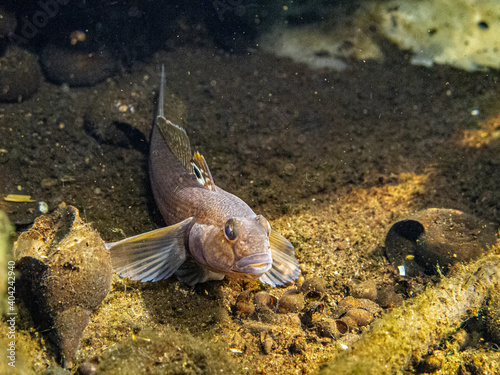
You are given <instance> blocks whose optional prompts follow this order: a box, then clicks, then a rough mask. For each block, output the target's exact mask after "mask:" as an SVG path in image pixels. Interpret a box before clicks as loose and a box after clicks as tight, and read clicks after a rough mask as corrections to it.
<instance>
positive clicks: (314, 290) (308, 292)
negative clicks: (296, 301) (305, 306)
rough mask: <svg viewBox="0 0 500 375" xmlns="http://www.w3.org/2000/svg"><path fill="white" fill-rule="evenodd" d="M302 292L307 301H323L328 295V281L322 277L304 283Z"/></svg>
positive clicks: (301, 288)
mask: <svg viewBox="0 0 500 375" xmlns="http://www.w3.org/2000/svg"><path fill="white" fill-rule="evenodd" d="M300 291H301V292H302V293H303V294H304V296H305V298H306V299H307V300H315V299H321V297H323V296H324V295H325V293H326V281H325V280H324V279H322V278H321V277H313V278H310V279H307V280H306V281H304V283H303V284H302V286H301V287H300Z"/></svg>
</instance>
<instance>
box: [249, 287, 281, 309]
mask: <svg viewBox="0 0 500 375" xmlns="http://www.w3.org/2000/svg"><path fill="white" fill-rule="evenodd" d="M253 301H254V304H255V306H256V307H267V308H269V309H271V310H276V307H277V305H278V299H277V298H276V297H275V296H273V295H271V294H269V293H267V292H265V291H261V292H257V293H255V296H254V297H253Z"/></svg>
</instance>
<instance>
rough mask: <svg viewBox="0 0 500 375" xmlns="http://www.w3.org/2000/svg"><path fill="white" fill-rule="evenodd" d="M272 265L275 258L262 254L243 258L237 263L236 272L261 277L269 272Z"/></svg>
mask: <svg viewBox="0 0 500 375" xmlns="http://www.w3.org/2000/svg"><path fill="white" fill-rule="evenodd" d="M272 265H273V258H272V257H271V254H268V253H262V254H255V255H249V256H247V257H244V258H241V259H240V260H239V261H238V262H237V263H236V265H235V267H234V270H235V271H237V272H244V273H249V274H252V275H259V274H263V273H266V272H267V271H269V269H270V268H271V266H272Z"/></svg>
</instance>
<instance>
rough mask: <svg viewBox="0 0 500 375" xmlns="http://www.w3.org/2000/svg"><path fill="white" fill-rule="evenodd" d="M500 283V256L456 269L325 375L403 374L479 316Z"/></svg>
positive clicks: (381, 322)
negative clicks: (412, 363) (436, 344)
mask: <svg viewBox="0 0 500 375" xmlns="http://www.w3.org/2000/svg"><path fill="white" fill-rule="evenodd" d="M499 283H500V255H497V254H492V255H488V256H485V257H483V258H481V259H479V260H478V261H475V262H472V263H470V264H468V265H467V266H462V267H460V268H457V269H455V272H454V273H453V274H452V275H451V276H449V277H447V278H444V279H443V280H442V281H441V282H440V283H439V284H438V285H437V286H436V287H432V288H428V289H427V290H426V291H425V292H423V293H422V294H421V295H419V296H418V297H416V298H415V299H414V300H413V301H411V302H409V303H407V304H404V305H402V306H401V307H399V308H396V309H394V310H393V311H392V312H390V313H389V314H387V315H385V316H384V317H383V318H382V319H380V320H378V321H376V322H374V323H373V324H372V326H371V327H370V330H369V331H368V332H367V333H366V334H364V335H363V336H362V338H361V339H360V340H359V341H358V342H356V343H355V344H353V346H352V348H351V349H349V350H347V351H345V352H343V353H341V354H339V355H338V356H337V357H336V358H335V359H333V360H332V361H330V362H328V363H326V364H325V365H324V366H323V368H322V369H321V370H320V374H322V375H329V374H353V375H354V374H368V373H371V374H402V373H404V371H405V369H407V368H408V366H409V365H410V362H411V361H412V360H414V359H418V358H420V357H422V356H423V355H424V354H425V353H426V352H427V351H428V349H429V347H430V346H431V345H432V344H433V343H437V342H439V341H440V340H442V339H443V338H444V337H446V336H448V335H450V334H452V333H453V332H455V331H456V330H457V329H458V327H459V325H460V323H461V322H462V321H464V320H465V319H467V318H469V317H472V316H475V315H477V314H478V313H479V311H480V309H481V308H482V306H483V304H484V302H485V300H486V298H487V297H488V296H489V294H490V292H491V291H492V290H494V288H496V287H497V286H498V285H499Z"/></svg>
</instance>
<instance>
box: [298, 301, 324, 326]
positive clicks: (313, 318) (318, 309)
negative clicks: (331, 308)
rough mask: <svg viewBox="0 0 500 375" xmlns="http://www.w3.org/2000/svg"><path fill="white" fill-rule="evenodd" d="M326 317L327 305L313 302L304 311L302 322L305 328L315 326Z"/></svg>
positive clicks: (301, 317)
mask: <svg viewBox="0 0 500 375" xmlns="http://www.w3.org/2000/svg"><path fill="white" fill-rule="evenodd" d="M325 317H326V314H325V305H324V304H323V303H321V302H316V301H315V302H311V303H309V304H308V305H307V306H306V307H305V308H304V309H303V310H302V314H301V316H300V321H301V322H302V324H303V325H304V326H305V327H311V326H313V325H314V324H315V323H316V322H317V321H319V320H321V319H323V318H325Z"/></svg>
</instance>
